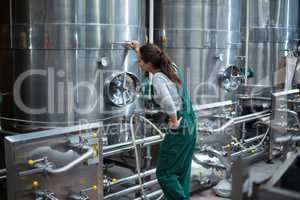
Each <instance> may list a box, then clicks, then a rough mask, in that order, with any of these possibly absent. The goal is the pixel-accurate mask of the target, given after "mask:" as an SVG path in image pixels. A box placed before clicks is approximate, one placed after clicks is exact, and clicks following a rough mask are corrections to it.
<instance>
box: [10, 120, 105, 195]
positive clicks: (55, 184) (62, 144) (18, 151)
mask: <svg viewBox="0 0 300 200" xmlns="http://www.w3.org/2000/svg"><path fill="white" fill-rule="evenodd" d="M101 127H102V125H101V123H95V124H89V125H86V126H76V127H68V128H60V129H52V130H48V131H41V132H34V133H29V134H20V135H17V136H10V137H6V139H5V152H6V166H7V187H8V200H32V199H38V198H37V197H38V196H43V195H42V194H43V193H44V194H45V195H46V194H49V195H50V194H53V195H51V196H54V197H55V198H57V199H72V198H70V197H71V196H76V195H77V196H80V195H82V196H84V195H86V196H88V197H89V199H102V197H103V187H102V184H103V183H102V181H101V180H102V169H103V166H102V156H101V155H99V154H97V153H96V154H95V156H94V157H93V158H90V159H88V160H86V159H85V162H80V163H77V165H75V166H73V167H72V168H69V169H67V170H64V171H63V173H59V174H51V173H47V172H46V171H49V170H47V169H48V168H47V169H44V170H39V171H38V169H37V168H35V167H36V166H43V164H47V166H48V167H50V168H51V166H52V167H55V168H60V167H62V166H67V164H69V163H70V164H71V163H72V162H73V161H75V160H76V159H78V158H79V157H80V156H81V155H82V154H83V153H84V152H81V151H80V150H78V149H77V148H75V147H72V146H71V144H73V143H72V140H74V139H75V138H79V137H82V139H83V138H85V139H86V141H85V142H84V143H85V145H87V146H89V147H93V149H94V151H95V152H98V153H99V152H101V149H102V145H101V140H100V138H101V134H100V132H98V135H96V137H95V136H94V133H92V131H97V130H98V129H99V128H101ZM43 158H46V159H47V161H48V163H46V162H44V160H43ZM94 160H95V162H93V161H94ZM99 160H100V162H99ZM50 168H49V169H50ZM35 172H37V173H35ZM94 185H96V186H97V188H98V189H94V190H92V189H89V190H88V188H91V187H93V186H94ZM84 190H86V191H85V192H81V191H84ZM41 199H51V198H46V197H44V198H41Z"/></svg>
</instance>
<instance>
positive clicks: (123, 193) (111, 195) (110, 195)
mask: <svg viewBox="0 0 300 200" xmlns="http://www.w3.org/2000/svg"><path fill="white" fill-rule="evenodd" d="M157 183H158V181H157V180H156V179H155V180H152V181H149V182H146V183H144V184H143V186H144V187H150V186H152V185H156V184H157ZM139 189H140V185H136V186H133V187H131V188H127V189H125V190H122V191H119V192H116V193H113V194H109V195H107V196H105V197H104V199H111V198H116V197H120V196H123V195H126V194H129V193H132V192H135V191H137V190H139Z"/></svg>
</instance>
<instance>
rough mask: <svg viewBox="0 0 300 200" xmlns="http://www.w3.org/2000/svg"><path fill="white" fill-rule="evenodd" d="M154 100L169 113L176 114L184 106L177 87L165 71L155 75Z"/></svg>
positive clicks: (153, 81) (153, 82) (153, 80)
mask: <svg viewBox="0 0 300 200" xmlns="http://www.w3.org/2000/svg"><path fill="white" fill-rule="evenodd" d="M152 84H153V88H154V101H155V102H156V103H157V104H158V105H159V106H160V107H161V109H162V110H163V111H164V112H165V113H166V114H168V115H169V116H171V115H176V112H177V111H179V110H180V108H181V106H182V99H181V96H180V94H179V92H178V89H177V87H176V84H175V83H174V82H172V81H171V80H170V79H169V78H168V77H167V76H166V75H165V74H164V73H162V72H157V73H155V74H154V75H153V79H152Z"/></svg>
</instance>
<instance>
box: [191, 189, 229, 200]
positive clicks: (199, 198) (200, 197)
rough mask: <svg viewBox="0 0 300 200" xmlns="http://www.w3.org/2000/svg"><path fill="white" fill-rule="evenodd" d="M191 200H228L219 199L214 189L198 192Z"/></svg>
mask: <svg viewBox="0 0 300 200" xmlns="http://www.w3.org/2000/svg"><path fill="white" fill-rule="evenodd" d="M191 200H228V199H224V198H221V197H217V196H216V195H215V194H214V192H213V190H212V189H209V190H205V191H202V192H197V193H194V194H193V195H192V198H191Z"/></svg>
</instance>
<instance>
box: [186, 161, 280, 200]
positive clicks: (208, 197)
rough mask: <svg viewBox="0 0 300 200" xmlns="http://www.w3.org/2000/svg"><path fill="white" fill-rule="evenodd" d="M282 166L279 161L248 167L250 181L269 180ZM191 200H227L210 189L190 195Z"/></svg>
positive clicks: (262, 162) (263, 162)
mask: <svg viewBox="0 0 300 200" xmlns="http://www.w3.org/2000/svg"><path fill="white" fill-rule="evenodd" d="M281 164H282V162H281V161H279V160H276V161H274V163H273V164H267V163H266V162H265V161H261V162H258V163H255V164H253V165H252V166H251V167H250V170H249V173H250V176H251V181H253V182H263V181H264V180H267V179H269V178H270V177H271V176H272V175H273V172H274V171H275V170H276V169H277V168H278V167H279V166H280V165H281ZM191 200H229V199H226V198H221V197H217V196H216V195H215V193H214V191H213V190H212V189H209V190H205V191H199V192H196V193H193V194H192V198H191Z"/></svg>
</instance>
